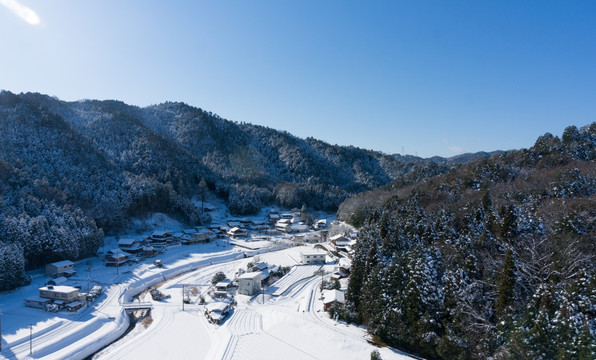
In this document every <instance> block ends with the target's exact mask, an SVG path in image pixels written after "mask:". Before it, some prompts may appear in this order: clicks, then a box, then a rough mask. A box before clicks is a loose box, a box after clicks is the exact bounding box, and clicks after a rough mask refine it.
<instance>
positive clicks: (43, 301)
mask: <svg viewBox="0 0 596 360" xmlns="http://www.w3.org/2000/svg"><path fill="white" fill-rule="evenodd" d="M51 302H52V300H51V299H48V298H42V297H38V296H35V297H30V298H26V299H25V306H28V307H32V308H36V309H45V308H46V305H48V304H50V303H51Z"/></svg>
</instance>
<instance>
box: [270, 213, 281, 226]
mask: <svg viewBox="0 0 596 360" xmlns="http://www.w3.org/2000/svg"><path fill="white" fill-rule="evenodd" d="M280 219H281V216H279V214H273V213H272V214H269V222H270V223H271V224H275V223H276V222H278V221H279V220H280Z"/></svg>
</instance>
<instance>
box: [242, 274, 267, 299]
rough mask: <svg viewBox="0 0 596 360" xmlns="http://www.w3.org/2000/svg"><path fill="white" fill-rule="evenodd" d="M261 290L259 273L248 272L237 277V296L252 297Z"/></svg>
mask: <svg viewBox="0 0 596 360" xmlns="http://www.w3.org/2000/svg"><path fill="white" fill-rule="evenodd" d="M259 290H261V272H260V271H255V272H249V273H245V274H242V275H240V276H239V277H238V294H242V295H254V294H256V293H258V292H259Z"/></svg>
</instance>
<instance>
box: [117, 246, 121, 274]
mask: <svg viewBox="0 0 596 360" xmlns="http://www.w3.org/2000/svg"><path fill="white" fill-rule="evenodd" d="M118 268H120V248H116V275H118Z"/></svg>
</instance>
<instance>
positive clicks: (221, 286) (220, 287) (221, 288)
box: [213, 279, 232, 297]
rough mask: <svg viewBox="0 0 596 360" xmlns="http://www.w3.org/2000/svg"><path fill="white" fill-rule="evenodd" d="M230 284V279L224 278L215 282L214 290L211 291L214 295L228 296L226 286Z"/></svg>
mask: <svg viewBox="0 0 596 360" xmlns="http://www.w3.org/2000/svg"><path fill="white" fill-rule="evenodd" d="M231 285H232V281H231V280H230V279H224V280H222V281H220V282H218V283H217V284H215V291H214V292H213V296H214V297H225V296H228V288H229V287H230V286H231Z"/></svg>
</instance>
